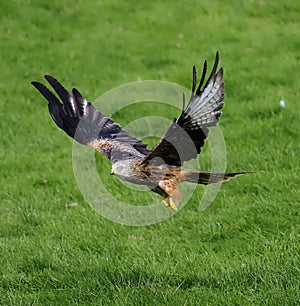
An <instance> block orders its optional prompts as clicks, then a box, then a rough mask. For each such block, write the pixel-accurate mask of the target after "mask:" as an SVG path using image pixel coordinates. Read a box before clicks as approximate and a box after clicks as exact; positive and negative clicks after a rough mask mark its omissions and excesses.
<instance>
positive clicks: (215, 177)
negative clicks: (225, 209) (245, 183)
mask: <svg viewBox="0 0 300 306" xmlns="http://www.w3.org/2000/svg"><path fill="white" fill-rule="evenodd" d="M247 173H248V172H202V171H196V170H188V169H183V170H182V172H181V182H191V183H196V184H203V185H208V184H213V183H220V182H225V181H229V180H230V179H232V178H235V177H237V176H239V175H242V174H247Z"/></svg>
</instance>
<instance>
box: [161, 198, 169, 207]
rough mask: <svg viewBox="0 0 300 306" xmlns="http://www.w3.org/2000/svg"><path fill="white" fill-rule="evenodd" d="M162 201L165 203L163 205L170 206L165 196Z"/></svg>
mask: <svg viewBox="0 0 300 306" xmlns="http://www.w3.org/2000/svg"><path fill="white" fill-rule="evenodd" d="M162 202H163V204H164V205H165V207H169V206H170V204H169V203H168V201H167V199H166V198H165V197H163V199H162Z"/></svg>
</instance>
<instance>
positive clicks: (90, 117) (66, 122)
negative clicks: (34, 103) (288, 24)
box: [31, 75, 150, 162]
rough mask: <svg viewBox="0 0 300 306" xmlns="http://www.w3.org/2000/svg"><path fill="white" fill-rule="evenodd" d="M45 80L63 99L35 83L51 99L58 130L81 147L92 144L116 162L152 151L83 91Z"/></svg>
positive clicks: (50, 106) (49, 78)
mask: <svg viewBox="0 0 300 306" xmlns="http://www.w3.org/2000/svg"><path fill="white" fill-rule="evenodd" d="M45 79H46V80H47V81H48V82H49V83H50V85H51V86H52V87H53V88H54V90H55V91H56V93H57V95H58V96H59V98H60V99H61V101H62V103H61V102H60V101H59V99H58V98H57V97H56V95H54V94H53V93H52V92H51V91H50V90H49V89H48V88H47V87H46V86H45V85H43V84H41V83H39V82H32V83H31V84H32V85H33V86H34V87H35V88H36V89H37V90H38V91H39V92H40V93H41V94H42V95H43V96H44V97H45V98H46V100H48V102H49V103H48V108H49V112H50V114H51V117H52V119H53V120H54V121H55V123H56V124H57V126H58V127H60V128H61V129H62V130H64V131H65V132H66V133H67V134H68V135H69V136H71V137H72V138H74V139H75V140H76V141H78V142H79V143H81V144H85V145H88V146H90V147H93V148H94V149H96V150H98V151H99V152H100V153H102V154H104V155H105V156H106V157H107V158H109V159H110V160H111V161H112V162H116V161H119V160H123V159H128V158H135V157H138V158H143V157H144V156H145V155H147V154H148V153H149V152H150V150H148V149H147V148H146V147H147V145H146V144H144V143H143V142H142V141H140V140H138V139H137V138H135V137H132V136H130V135H129V134H128V132H127V131H125V130H124V129H122V128H121V126H120V125H119V124H117V123H115V122H114V121H113V120H112V119H111V118H108V117H105V116H104V114H103V113H101V112H100V111H98V110H97V109H96V108H95V107H94V106H93V105H92V104H91V103H90V102H88V101H87V100H86V99H85V98H84V97H83V96H82V95H81V94H80V92H79V91H78V90H77V89H75V88H73V90H72V92H68V91H67V90H66V89H65V88H64V87H63V86H62V85H61V84H60V83H59V82H58V81H57V80H56V79H55V78H53V77H52V76H49V75H46V76H45Z"/></svg>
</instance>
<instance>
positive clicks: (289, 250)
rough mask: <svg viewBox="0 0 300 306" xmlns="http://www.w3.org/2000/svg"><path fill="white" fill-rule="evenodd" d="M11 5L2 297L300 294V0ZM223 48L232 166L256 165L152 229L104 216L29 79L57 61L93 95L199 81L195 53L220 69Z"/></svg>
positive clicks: (118, 300) (229, 298)
mask: <svg viewBox="0 0 300 306" xmlns="http://www.w3.org/2000/svg"><path fill="white" fill-rule="evenodd" d="M0 15H1V23H0V39H1V48H0V54H1V57H0V63H1V74H0V97H1V102H0V141H1V146H0V169H1V176H0V186H1V187H0V200H1V201H0V254H1V256H0V273H1V278H0V305H298V304H300V293H299V292H300V290H299V289H300V270H299V269H300V225H299V223H300V222H299V221H300V218H299V208H300V193H299V186H300V176H299V172H300V163H299V152H300V78H299V64H300V54H299V50H300V39H299V37H300V28H299V20H300V2H299V1H294V0H293V1H292V0H285V1H283V0H278V1H267V0H265V1H259V0H255V1H239V2H237V1H232V0H230V1H180V2H174V1H170V0H168V1H156V0H154V1H131V0H130V1H116V0H113V1H111V0H110V1H108V0H104V1H77V2H74V1H68V0H66V1H56V0H54V1H50V2H49V1H41V0H33V1H27V2H26V1H25V2H20V1H16V0H11V1H2V2H1V4H0ZM217 50H219V52H220V58H221V65H222V66H223V67H224V70H225V75H224V80H225V83H226V100H225V102H226V106H225V108H224V113H223V116H222V118H221V122H220V126H221V128H222V132H223V134H224V137H225V141H226V146H227V170H228V171H239V170H241V171H257V172H258V174H255V175H250V176H245V177H240V178H238V179H236V180H233V181H231V182H229V183H226V184H223V186H222V188H221V191H220V192H219V194H218V196H217V197H216V199H215V200H214V203H213V204H212V205H211V206H210V207H209V208H208V209H206V210H205V211H202V212H201V211H199V209H198V208H199V199H200V198H201V195H202V193H203V190H204V189H203V187H202V186H199V187H197V191H196V193H195V194H194V196H193V197H192V199H191V200H190V201H189V203H188V204H187V205H186V206H185V207H184V208H183V209H182V210H181V211H180V212H178V213H177V214H176V215H174V216H173V217H172V218H169V219H167V220H166V221H164V222H161V223H158V224H154V225H149V226H143V227H131V226H125V225H121V224H117V223H114V222H112V221H109V220H107V219H105V218H104V217H102V216H101V215H99V214H97V213H96V212H95V211H94V210H93V209H92V208H91V207H90V206H89V204H88V203H87V202H85V201H84V199H83V197H82V195H81V193H80V191H79V189H78V187H77V185H76V181H75V178H74V174H73V168H72V140H71V139H70V138H68V137H67V136H66V135H65V134H64V133H63V132H62V131H60V130H59V129H58V128H57V127H56V126H55V124H54V123H53V121H52V119H51V117H50V116H49V113H48V110H47V104H46V102H45V101H44V100H43V99H42V97H41V96H39V95H38V93H37V92H36V90H34V88H33V87H32V86H31V85H30V82H31V81H32V80H36V81H42V76H43V75H44V74H46V73H49V74H52V75H54V76H56V77H57V78H59V80H60V81H61V82H62V83H63V84H64V85H65V86H66V87H67V88H69V89H71V88H72V87H73V86H74V87H77V88H78V89H79V90H80V91H81V92H82V93H83V94H84V95H85V96H86V97H87V98H88V99H89V100H91V101H93V100H94V99H96V98H97V97H98V96H100V95H102V94H103V93H105V92H107V91H108V90H110V89H113V88H115V87H116V86H118V85H121V84H124V83H129V82H133V81H137V80H148V79H150V80H163V81H169V82H174V83H177V84H179V85H182V86H185V87H188V88H190V86H191V68H192V65H194V64H196V65H197V66H200V65H202V63H203V61H204V59H207V60H208V63H209V67H211V65H212V61H213V59H214V55H215V52H216V51H217ZM199 68H200V67H199ZM281 99H283V100H284V101H285V103H286V107H285V108H281V107H280V106H279V101H280V100H281ZM178 107H181V97H180V96H179V97H178ZM151 111H153V110H151ZM160 111H161V110H160V109H159V108H158V109H157V113H158V114H159V112H160ZM139 112H141V114H140V113H139ZM145 112H147V110H146V109H139V108H135V109H134V110H130V109H128V111H127V113H126V111H124V112H122V113H121V112H120V113H119V114H117V115H116V117H115V118H114V119H116V120H117V121H118V122H120V123H121V124H124V123H128V122H130V120H132V119H134V118H135V117H137V118H138V117H141V116H143V115H145ZM163 112H164V116H165V117H169V118H170V119H172V118H173V117H174V115H176V113H175V114H174V110H172V109H170V110H169V113H168V109H164V110H163ZM154 114H155V111H154ZM203 156H204V157H207V156H208V157H209V155H208V154H204V155H203ZM200 158H201V157H200ZM97 161H98V170H99V171H101V169H102V171H103V177H106V176H107V179H108V180H110V178H109V177H108V176H109V175H108V173H109V169H110V162H109V161H108V160H106V159H105V158H102V157H101V156H97ZM104 171H105V172H104ZM110 182H111V180H110ZM116 184H117V183H116ZM121 192H122V188H121V187H120V188H118V190H117V191H116V193H119V195H120V194H121ZM131 196H132V193H131V194H128V195H126V194H123V197H124V198H125V199H126V197H127V200H128V201H131V199H130V197H131ZM133 196H134V197H135V200H137V201H139V193H134V195H133ZM141 200H142V199H141ZM74 202H75V203H78V204H79V205H78V206H77V207H70V206H68V204H69V203H74Z"/></svg>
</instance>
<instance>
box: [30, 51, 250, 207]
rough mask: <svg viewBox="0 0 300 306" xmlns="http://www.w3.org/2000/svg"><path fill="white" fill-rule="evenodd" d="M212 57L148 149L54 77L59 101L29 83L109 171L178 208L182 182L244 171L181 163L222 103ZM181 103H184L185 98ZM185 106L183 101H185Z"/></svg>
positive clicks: (192, 155) (203, 135) (56, 117)
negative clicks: (205, 168) (192, 167)
mask: <svg viewBox="0 0 300 306" xmlns="http://www.w3.org/2000/svg"><path fill="white" fill-rule="evenodd" d="M218 60H219V56H218V53H217V55H216V59H215V64H214V67H213V69H212V72H211V74H210V76H209V78H208V80H207V81H206V84H205V85H204V86H203V83H204V79H205V74H206V69H207V64H206V61H205V63H204V68H203V73H202V76H201V80H200V84H199V86H198V88H197V89H196V69H195V67H193V86H192V95H191V98H190V101H189V104H188V105H187V107H186V108H184V107H183V110H182V113H181V115H180V116H179V118H177V119H175V120H174V122H173V123H172V125H171V127H170V128H169V129H168V130H167V132H166V133H165V135H164V136H163V137H162V138H161V140H160V141H159V142H158V143H157V144H156V145H155V146H154V148H152V149H151V150H150V149H148V148H147V145H146V144H144V143H143V142H142V141H140V140H138V139H137V138H135V137H132V136H130V135H129V134H128V132H127V131H125V130H124V129H122V128H121V126H120V125H118V124H117V123H115V122H114V121H113V120H112V119H111V118H108V117H105V116H104V114H102V113H101V112H100V111H98V110H96V109H95V107H94V106H93V105H92V104H91V103H90V102H88V101H87V100H86V99H85V98H84V97H83V96H82V95H81V94H80V93H79V91H78V90H76V89H73V90H72V92H71V93H69V92H68V91H67V90H66V89H65V88H64V87H63V86H62V85H61V84H60V83H59V82H58V81H57V80H56V79H54V78H53V77H51V76H49V75H47V76H45V78H46V80H47V81H48V82H49V83H50V85H51V86H52V87H53V88H54V90H55V91H56V93H57V94H58V96H59V97H60V99H61V100H62V102H63V103H61V102H60V101H59V99H58V98H57V97H56V96H55V95H54V94H53V93H52V92H51V91H50V90H49V89H48V88H47V87H45V86H44V85H43V84H41V83H38V82H32V84H33V85H34V86H35V87H36V88H37V89H38V90H39V92H40V93H41V94H42V95H43V96H44V97H45V98H46V99H47V100H48V101H49V104H48V108H49V111H50V114H51V116H52V118H53V120H54V121H55V123H56V124H57V125H58V127H60V128H61V129H63V130H64V131H65V132H66V133H67V134H68V135H69V136H71V137H72V138H74V139H75V140H76V141H78V142H79V143H81V144H84V145H87V146H90V147H92V148H94V149H95V150H97V151H99V152H100V153H102V154H104V155H105V156H106V157H107V158H109V159H110V160H111V161H112V163H113V164H112V169H111V174H114V175H116V176H118V177H119V178H120V179H123V180H125V181H129V182H131V183H134V184H140V185H146V186H148V187H149V188H150V189H151V190H152V191H154V192H155V193H157V194H159V195H161V197H162V199H163V203H164V205H165V206H167V207H172V208H173V209H177V204H178V202H179V201H180V192H179V188H178V185H179V183H181V182H184V181H186V182H192V183H196V184H205V185H206V184H210V183H219V182H223V181H227V180H229V179H230V178H233V177H236V176H237V175H239V174H244V172H232V173H231V172H227V173H215V172H214V173H210V172H202V171H197V170H189V169H185V168H183V167H182V165H183V163H184V162H185V161H188V160H190V159H192V158H195V157H197V155H198V154H199V153H200V151H201V147H202V146H203V145H204V140H205V139H206V138H207V134H208V128H209V127H210V126H214V125H216V124H217V122H218V120H219V117H220V115H221V112H220V109H221V108H222V107H223V105H224V103H223V98H224V83H223V81H222V76H223V70H222V68H221V69H220V70H219V71H218V72H217V70H216V69H217V66H218ZM184 102H185V101H184ZM183 104H184V103H183Z"/></svg>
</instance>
